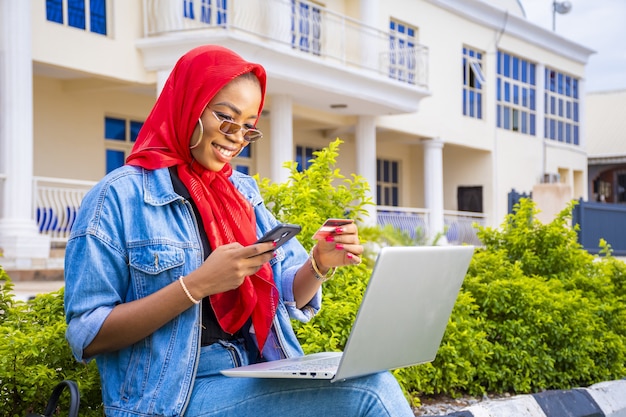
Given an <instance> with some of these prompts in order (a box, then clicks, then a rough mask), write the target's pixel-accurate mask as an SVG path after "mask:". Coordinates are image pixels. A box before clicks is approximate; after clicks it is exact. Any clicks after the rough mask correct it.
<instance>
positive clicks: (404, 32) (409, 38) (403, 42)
mask: <svg viewBox="0 0 626 417" xmlns="http://www.w3.org/2000/svg"><path fill="white" fill-rule="evenodd" d="M416 44H417V29H416V28H414V27H411V26H409V25H407V24H404V23H401V22H399V21H397V20H393V19H392V20H390V21H389V78H393V79H394V80H399V81H404V82H406V83H409V84H415V80H416V71H417V58H416V56H415V54H416V51H415V46H416Z"/></svg>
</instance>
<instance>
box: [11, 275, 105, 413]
mask: <svg viewBox="0 0 626 417" xmlns="http://www.w3.org/2000/svg"><path fill="white" fill-rule="evenodd" d="M12 289H13V284H12V283H11V281H10V279H9V277H8V276H7V274H6V272H5V271H4V270H3V269H2V268H1V267H0V314H1V315H0V339H2V340H3V342H2V343H0V416H2V417H24V416H25V415H26V414H27V412H31V411H35V412H39V413H43V411H44V409H45V407H46V404H47V401H48V397H49V396H50V394H51V393H52V389H53V388H54V386H55V385H56V384H58V383H59V382H60V381H62V380H63V379H72V380H75V381H77V383H78V386H79V389H80V392H81V414H80V415H81V416H85V417H89V416H102V415H103V411H102V400H101V396H100V380H99V377H98V370H97V369H96V366H95V362H91V363H90V364H89V365H84V364H80V363H78V362H76V361H75V360H74V358H73V356H72V354H71V352H70V349H69V346H68V344H67V342H66V341H65V328H66V324H65V316H64V313H63V289H61V290H59V291H56V292H53V293H49V294H42V295H38V296H37V297H35V298H34V299H32V300H29V301H27V302H24V301H20V300H16V299H15V298H14V297H13V295H12V292H11V291H12ZM61 408H62V409H63V410H67V409H68V408H69V401H68V399H67V396H66V395H64V396H62V402H61Z"/></svg>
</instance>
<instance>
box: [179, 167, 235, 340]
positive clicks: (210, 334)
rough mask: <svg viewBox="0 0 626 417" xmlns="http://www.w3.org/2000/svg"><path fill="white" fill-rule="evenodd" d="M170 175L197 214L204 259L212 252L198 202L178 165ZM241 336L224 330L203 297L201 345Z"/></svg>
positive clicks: (207, 300) (180, 193)
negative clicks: (183, 180) (180, 173)
mask: <svg viewBox="0 0 626 417" xmlns="http://www.w3.org/2000/svg"><path fill="white" fill-rule="evenodd" d="M169 170H170V176H171V177H172V185H173V186H174V191H175V192H176V194H178V195H180V196H181V197H183V198H184V199H185V200H187V201H189V203H190V204H191V207H192V208H193V212H194V214H195V216H196V220H197V221H198V232H199V233H200V243H201V244H202V253H203V255H204V259H205V260H206V258H208V257H209V255H210V254H211V245H210V244H209V238H208V236H207V234H206V231H205V230H204V224H203V223H202V217H201V216H200V212H199V211H198V207H196V203H195V202H194V201H193V199H192V198H191V194H190V193H189V191H188V190H187V188H186V187H185V184H183V182H182V181H181V180H180V178H179V177H178V172H177V170H176V167H170V168H169ZM240 337H241V335H240V332H239V331H238V332H237V333H235V334H232V335H231V334H230V333H227V332H225V331H224V330H222V328H221V327H220V325H219V324H218V322H217V318H216V317H215V312H214V311H213V307H211V303H210V302H209V297H205V298H203V299H202V337H201V341H200V343H201V345H202V346H207V345H210V344H212V343H215V342H217V341H218V340H234V339H239V338H240Z"/></svg>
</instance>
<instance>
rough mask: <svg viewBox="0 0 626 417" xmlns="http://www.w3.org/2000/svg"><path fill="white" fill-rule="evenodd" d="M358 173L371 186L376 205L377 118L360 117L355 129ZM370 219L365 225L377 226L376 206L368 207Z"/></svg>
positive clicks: (371, 195)
mask: <svg viewBox="0 0 626 417" xmlns="http://www.w3.org/2000/svg"><path fill="white" fill-rule="evenodd" d="M355 142H356V172H357V173H358V174H359V175H361V176H362V177H363V178H364V179H365V180H366V181H367V183H368V184H369V186H370V197H371V198H372V202H373V203H374V204H376V117H375V116H359V117H358V118H357V123H356V129H355ZM365 208H366V209H367V211H368V213H369V214H368V217H367V218H366V219H364V223H366V224H368V225H376V223H377V219H376V205H373V206H370V205H368V206H366V207H365Z"/></svg>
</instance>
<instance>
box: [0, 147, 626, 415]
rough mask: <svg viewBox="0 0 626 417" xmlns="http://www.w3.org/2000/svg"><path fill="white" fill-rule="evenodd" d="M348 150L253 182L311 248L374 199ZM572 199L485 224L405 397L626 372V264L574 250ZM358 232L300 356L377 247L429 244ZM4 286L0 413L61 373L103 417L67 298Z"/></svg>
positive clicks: (335, 339) (303, 334)
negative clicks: (347, 170) (70, 341)
mask: <svg viewBox="0 0 626 417" xmlns="http://www.w3.org/2000/svg"><path fill="white" fill-rule="evenodd" d="M340 144H341V141H340V140H336V141H334V142H332V143H330V144H329V146H328V147H327V148H324V149H323V150H321V151H320V152H317V153H316V158H315V159H314V160H313V161H312V165H311V166H310V167H309V168H308V169H307V170H305V171H303V172H298V171H297V170H296V166H295V163H288V164H286V167H287V168H289V169H290V172H291V175H290V178H289V180H288V181H287V182H285V183H281V184H272V183H271V182H270V181H269V180H267V179H263V180H261V179H259V178H257V180H258V182H259V185H260V187H261V191H262V193H263V195H264V197H265V200H266V203H267V205H268V207H269V208H270V210H272V211H273V212H274V214H275V215H276V216H277V218H279V219H280V220H281V221H284V222H289V223H297V224H301V225H302V226H303V230H302V232H301V234H300V235H299V240H300V241H301V242H302V243H303V245H304V246H305V247H306V248H307V249H310V248H311V246H312V245H313V244H314V241H313V240H312V239H311V236H312V235H313V233H314V231H315V229H316V228H317V227H318V226H319V224H321V223H322V222H323V221H324V220H325V219H326V218H328V217H350V218H353V219H355V220H357V221H358V220H361V218H362V217H363V215H364V213H365V209H366V206H368V205H371V204H372V202H371V201H370V200H368V198H367V195H368V194H367V191H368V185H367V183H366V182H365V181H364V180H363V178H361V177H359V176H356V175H352V176H351V177H349V178H348V177H344V176H343V175H342V174H341V173H340V171H339V170H338V169H336V168H335V164H336V158H337V156H338V149H339V145H340ZM573 204H575V203H574V202H572V205H570V206H569V207H567V208H566V209H565V210H563V211H562V212H561V213H560V214H559V215H558V216H557V217H556V218H555V219H554V220H553V221H552V222H551V223H549V224H542V223H541V222H539V221H537V220H536V219H535V217H536V216H535V214H536V208H535V207H534V205H533V203H532V202H531V201H530V200H522V201H521V202H520V204H518V205H517V206H516V207H515V211H514V213H513V214H511V215H509V216H507V217H506V219H505V220H504V222H503V223H502V225H501V226H500V227H498V228H480V229H479V232H478V235H479V238H480V239H481V241H482V242H483V243H484V247H480V248H477V249H476V252H475V255H474V257H473V259H472V262H471V264H470V267H469V270H468V273H467V275H466V277H465V281H464V284H463V287H462V289H461V292H460V294H459V297H458V299H457V302H456V304H455V307H454V310H453V312H452V316H451V317H450V320H449V323H448V327H447V329H446V333H445V335H444V338H443V341H442V344H441V347H440V349H439V351H438V354H437V357H436V359H435V361H434V362H432V363H428V364H424V365H419V366H414V367H410V368H405V369H400V370H396V371H393V372H394V375H395V376H396V378H397V379H398V380H399V382H400V384H401V386H402V387H403V389H404V390H405V393H406V394H407V396H408V397H409V398H410V399H412V400H414V402H415V403H418V402H419V400H420V398H423V397H424V396H429V395H436V394H447V395H451V396H457V395H461V394H471V395H480V394H483V393H486V392H489V393H504V392H510V393H531V392H536V391H540V390H544V389H569V388H573V387H578V386H587V385H590V384H593V383H596V382H599V381H603V380H611V379H618V378H623V377H624V376H626V372H625V364H626V303H625V302H626V264H625V263H624V262H622V261H620V260H618V259H616V258H614V257H613V256H611V248H610V246H609V245H608V244H607V243H606V242H603V241H601V242H600V247H601V248H602V253H601V256H599V257H598V256H592V255H590V254H589V253H588V252H586V251H585V250H584V249H583V248H582V247H581V246H580V245H579V244H578V242H577V235H576V231H575V230H574V229H572V227H571V226H570V224H571V211H572V207H573ZM418 232H419V231H418ZM418 234H419V233H418ZM360 235H361V239H362V240H363V241H364V242H365V245H366V256H365V259H364V260H365V262H363V263H362V264H361V265H359V266H350V267H343V268H339V269H338V271H337V274H336V276H335V278H334V279H333V280H331V281H329V282H327V283H325V284H324V299H323V308H322V310H321V312H320V314H318V315H317V316H316V317H315V319H313V320H312V321H311V322H309V323H306V324H302V323H299V322H294V327H295V329H296V332H297V334H298V337H299V338H300V340H301V342H302V345H303V348H304V350H305V351H306V352H316V351H320V350H342V349H343V347H344V346H345V343H346V341H347V337H348V334H349V332H350V328H351V326H352V322H353V321H354V318H355V316H356V312H357V310H358V306H359V304H360V301H361V299H362V296H363V292H364V290H365V287H366V285H367V281H368V279H369V275H370V272H371V267H372V262H373V259H374V257H375V253H376V247H379V246H381V245H411V244H427V243H428V242H426V241H425V239H424V237H423V236H422V237H420V238H419V239H418V240H413V239H411V238H409V237H408V235H406V234H404V233H400V232H398V231H396V230H393V229H391V228H389V227H387V228H378V227H367V226H361V227H360ZM436 240H437V239H436V238H435V239H434V240H433V241H431V242H430V244H433V243H435V242H436ZM0 285H2V286H1V287H0V313H1V314H2V315H1V316H0V338H2V339H3V340H4V341H5V342H3V343H1V344H0V417H5V416H7V417H14V416H15V417H23V416H24V415H25V414H26V412H27V411H28V410H31V409H33V408H34V409H35V410H38V411H43V407H44V406H45V399H46V398H47V396H48V395H49V393H50V392H51V390H52V387H53V386H54V385H55V384H56V383H57V382H59V381H60V380H62V379H65V378H68V379H74V380H76V381H78V383H79V387H80V390H81V395H82V402H81V416H85V417H90V416H101V415H102V408H101V400H100V387H99V380H98V373H97V369H96V368H95V364H94V362H90V363H89V364H88V365H84V364H80V363H77V362H76V361H74V359H73V358H72V356H71V353H70V351H69V348H68V347H67V343H66V341H65V338H64V332H65V321H64V317H63V297H62V295H63V290H62V289H61V290H60V291H58V292H55V293H51V294H46V295H41V296H38V297H36V298H35V299H34V300H32V301H29V302H27V303H24V302H19V301H16V300H15V299H14V298H13V297H12V296H11V288H12V284H11V283H10V280H9V279H8V277H7V276H6V274H5V273H4V271H3V270H2V269H1V268H0Z"/></svg>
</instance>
